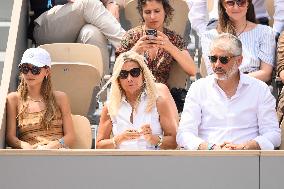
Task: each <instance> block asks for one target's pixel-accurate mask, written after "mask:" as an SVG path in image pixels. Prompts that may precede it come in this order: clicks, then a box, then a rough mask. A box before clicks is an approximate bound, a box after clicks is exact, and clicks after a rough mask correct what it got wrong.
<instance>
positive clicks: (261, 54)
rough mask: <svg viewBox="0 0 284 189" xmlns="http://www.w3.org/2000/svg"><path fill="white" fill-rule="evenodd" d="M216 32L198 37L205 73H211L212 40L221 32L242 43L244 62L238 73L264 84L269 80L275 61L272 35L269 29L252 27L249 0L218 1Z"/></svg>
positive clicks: (207, 32) (253, 17) (252, 18)
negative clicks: (234, 36)
mask: <svg viewBox="0 0 284 189" xmlns="http://www.w3.org/2000/svg"><path fill="white" fill-rule="evenodd" d="M219 7H220V9H219V21H218V26H217V29H211V30H208V31H205V32H204V33H203V34H202V36H201V46H202V51H203V59H204V61H205V64H206V67H207V73H208V74H212V73H213V71H212V69H211V67H210V61H209V59H208V55H209V54H210V52H209V46H210V43H211V42H212V40H213V39H214V38H215V37H216V36H218V34H220V33H223V32H228V33H231V34H233V35H236V36H237V37H238V38H240V40H241V41H242V44H243V57H244V61H243V63H242V64H241V65H240V71H241V72H243V73H247V74H249V75H250V76H253V77H255V78H257V79H260V80H262V81H265V82H269V81H270V80H271V74H272V69H273V66H274V61H275V60H274V59H275V46H276V44H275V36H274V33H273V31H272V29H271V28H270V27H269V26H265V25H260V24H255V16H254V10H253V5H252V2H251V0H241V1H231V0H221V1H219Z"/></svg>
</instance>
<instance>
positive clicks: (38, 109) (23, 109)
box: [6, 48, 75, 149]
mask: <svg viewBox="0 0 284 189" xmlns="http://www.w3.org/2000/svg"><path fill="white" fill-rule="evenodd" d="M50 67H51V58H50V55H49V53H48V52H47V51H46V50H44V49H41V48H30V49H27V50H26V51H25V52H24V54H23V57H22V60H21V63H20V64H19V70H20V77H21V83H20V85H19V86H18V90H17V91H16V92H12V93H10V94H8V96H7V130H6V141H7V144H8V145H9V146H11V147H12V148H21V149H58V148H67V147H68V146H70V145H71V144H72V142H73V141H74V137H75V134H74V130H73V125H72V118H71V109H70V105H69V102H68V98H67V96H66V94H65V93H63V92H60V91H53V90H52V85H51V78H50Z"/></svg>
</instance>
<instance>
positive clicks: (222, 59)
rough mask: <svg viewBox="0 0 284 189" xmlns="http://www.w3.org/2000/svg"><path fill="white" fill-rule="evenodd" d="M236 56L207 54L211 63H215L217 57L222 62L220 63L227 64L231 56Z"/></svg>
mask: <svg viewBox="0 0 284 189" xmlns="http://www.w3.org/2000/svg"><path fill="white" fill-rule="evenodd" d="M234 57H236V56H215V55H213V56H208V58H209V60H210V62H211V63H216V62H217V60H218V59H219V61H220V62H221V63H222V64H227V63H228V62H229V61H230V60H231V59H232V58H234Z"/></svg>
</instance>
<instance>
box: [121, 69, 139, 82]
mask: <svg viewBox="0 0 284 189" xmlns="http://www.w3.org/2000/svg"><path fill="white" fill-rule="evenodd" d="M140 73H141V69H140V68H132V69H131V70H129V71H127V70H121V71H120V73H119V78H120V79H126V78H127V77H128V75H129V74H130V75H131V77H138V76H139V75H140Z"/></svg>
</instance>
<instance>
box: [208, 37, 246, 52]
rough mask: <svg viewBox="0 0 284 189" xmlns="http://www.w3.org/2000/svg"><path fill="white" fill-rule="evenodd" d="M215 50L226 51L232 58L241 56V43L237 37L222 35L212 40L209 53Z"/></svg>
mask: <svg viewBox="0 0 284 189" xmlns="http://www.w3.org/2000/svg"><path fill="white" fill-rule="evenodd" d="M216 48H217V49H220V50H223V51H227V52H228V53H230V54H232V55H234V56H238V55H241V54H242V42H241V41H240V39H239V38H238V37H236V36H234V35H232V34H229V33H222V34H220V35H218V36H217V37H216V38H215V39H214V40H213V42H212V43H211V45H210V52H211V51H212V50H213V49H216Z"/></svg>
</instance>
